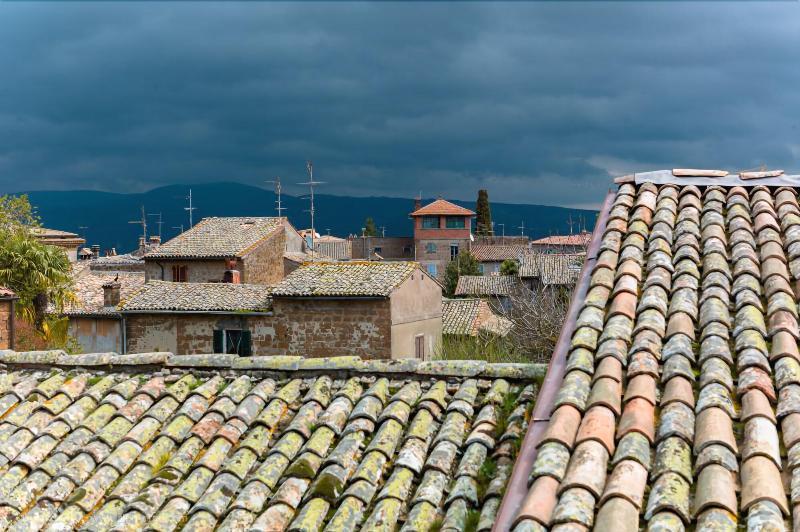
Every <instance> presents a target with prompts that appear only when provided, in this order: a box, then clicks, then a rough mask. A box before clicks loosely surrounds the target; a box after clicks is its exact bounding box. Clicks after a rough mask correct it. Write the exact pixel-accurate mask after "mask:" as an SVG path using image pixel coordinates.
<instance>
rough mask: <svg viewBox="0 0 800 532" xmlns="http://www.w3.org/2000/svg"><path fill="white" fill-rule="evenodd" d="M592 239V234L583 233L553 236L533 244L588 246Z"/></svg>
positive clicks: (532, 242) (533, 241)
mask: <svg viewBox="0 0 800 532" xmlns="http://www.w3.org/2000/svg"><path fill="white" fill-rule="evenodd" d="M591 239H592V233H590V232H588V231H582V232H580V233H576V234H574V235H553V236H548V237H545V238H540V239H538V240H532V241H531V244H532V245H536V246H584V247H585V246H588V245H589V241H590V240H591Z"/></svg>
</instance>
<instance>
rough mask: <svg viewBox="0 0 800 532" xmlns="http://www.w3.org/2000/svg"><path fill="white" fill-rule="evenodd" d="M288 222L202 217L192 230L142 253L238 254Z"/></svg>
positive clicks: (157, 255) (185, 255) (186, 255)
mask: <svg viewBox="0 0 800 532" xmlns="http://www.w3.org/2000/svg"><path fill="white" fill-rule="evenodd" d="M285 223H287V222H286V219H285V218H278V217H248V216H241V217H226V218H204V219H203V220H201V221H200V222H199V223H198V224H197V225H195V226H194V227H192V228H191V229H189V230H187V231H184V232H183V233H181V234H180V235H178V236H176V237H175V238H173V239H172V240H169V241H167V242H165V243H164V244H161V245H160V246H159V247H158V248H157V249H155V250H154V251H151V252H149V253H147V254H146V255H145V258H147V259H159V258H165V259H169V258H231V257H241V256H243V255H245V254H247V253H248V252H249V251H251V250H252V249H253V248H254V247H256V246H257V245H258V244H259V243H260V242H261V241H263V240H264V239H266V238H268V237H270V236H272V235H273V234H274V233H275V232H277V231H278V230H279V229H280V228H281V227H283V225H284V224H285Z"/></svg>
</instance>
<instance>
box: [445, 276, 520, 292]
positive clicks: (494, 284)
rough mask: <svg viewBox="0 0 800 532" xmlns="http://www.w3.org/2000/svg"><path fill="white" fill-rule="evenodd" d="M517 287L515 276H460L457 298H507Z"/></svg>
mask: <svg viewBox="0 0 800 532" xmlns="http://www.w3.org/2000/svg"><path fill="white" fill-rule="evenodd" d="M518 286H519V279H518V278H517V276H515V275H462V276H461V277H459V278H458V284H457V285H456V292H455V295H457V296H507V295H510V294H511V293H513V292H514V291H515V290H516V289H517V288H518Z"/></svg>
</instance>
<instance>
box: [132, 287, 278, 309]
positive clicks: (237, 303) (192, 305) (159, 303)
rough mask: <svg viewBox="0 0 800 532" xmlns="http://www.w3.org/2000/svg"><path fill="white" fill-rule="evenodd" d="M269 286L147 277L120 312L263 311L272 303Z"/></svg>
mask: <svg viewBox="0 0 800 532" xmlns="http://www.w3.org/2000/svg"><path fill="white" fill-rule="evenodd" d="M271 291H272V287H270V286H266V285H259V284H237V283H172V282H168V281H150V282H148V283H146V284H145V285H143V286H142V287H140V288H139V289H138V290H136V291H135V292H134V293H133V294H131V295H130V297H128V298H127V299H125V300H123V301H122V302H121V303H120V305H119V307H118V308H119V310H120V311H123V312H148V311H173V312H243V311H250V312H263V311H268V310H269V309H270V307H271V304H272V299H271V297H270V293H271Z"/></svg>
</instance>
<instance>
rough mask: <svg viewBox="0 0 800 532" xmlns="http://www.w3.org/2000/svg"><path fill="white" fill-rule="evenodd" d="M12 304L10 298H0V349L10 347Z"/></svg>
mask: <svg viewBox="0 0 800 532" xmlns="http://www.w3.org/2000/svg"><path fill="white" fill-rule="evenodd" d="M13 309H14V305H13V300H12V299H0V349H12V348H13V345H11V344H12V342H11V339H12V336H13V326H14V324H13V319H14V310H13Z"/></svg>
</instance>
